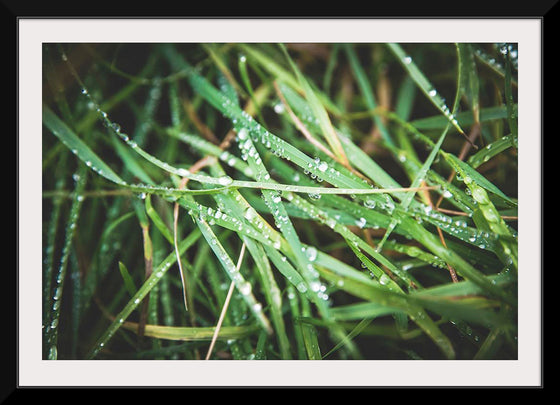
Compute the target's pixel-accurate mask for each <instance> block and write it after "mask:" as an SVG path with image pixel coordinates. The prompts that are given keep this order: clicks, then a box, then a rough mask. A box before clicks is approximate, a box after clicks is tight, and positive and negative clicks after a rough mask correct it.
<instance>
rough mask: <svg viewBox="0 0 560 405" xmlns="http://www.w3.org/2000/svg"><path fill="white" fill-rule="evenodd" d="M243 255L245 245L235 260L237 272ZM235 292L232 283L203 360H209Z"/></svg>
mask: <svg viewBox="0 0 560 405" xmlns="http://www.w3.org/2000/svg"><path fill="white" fill-rule="evenodd" d="M244 255H245V243H243V244H242V245H241V251H240V252H239V259H237V266H236V267H235V268H236V270H237V271H239V269H240V268H241V263H243V256H244ZM234 290H235V283H234V282H233V281H232V282H231V283H230V285H229V290H228V293H227V295H226V300H225V301H224V305H223V307H222V311H221V312H220V317H219V319H218V323H217V324H216V328H215V329H214V334H213V335H212V340H211V341H210V347H209V348H208V352H207V353H206V358H205V360H209V359H210V355H211V354H212V350H213V349H214V344H215V343H216V340H217V339H218V335H219V333H220V328H221V327H222V322H223V321H224V318H225V316H226V312H227V309H228V306H229V301H230V300H231V296H232V295H233V291H234Z"/></svg>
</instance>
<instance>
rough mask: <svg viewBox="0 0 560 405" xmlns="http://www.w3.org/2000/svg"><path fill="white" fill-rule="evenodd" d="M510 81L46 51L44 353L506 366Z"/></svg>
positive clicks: (477, 66) (298, 51) (354, 52)
mask: <svg viewBox="0 0 560 405" xmlns="http://www.w3.org/2000/svg"><path fill="white" fill-rule="evenodd" d="M516 67H517V49H516V45H515V44H362V43H360V44H259V43H254V44H243V43H223V44H221V43H216V44H45V45H44V46H43V72H44V78H43V79H44V87H45V91H44V92H43V94H44V98H43V128H44V136H43V219H44V224H43V229H44V233H43V241H44V243H43V252H44V253H43V258H44V271H43V304H44V305H43V335H44V346H43V356H44V358H45V359H134V358H138V359H168V360H176V359H179V360H194V359H203V358H205V356H208V358H210V359H235V360H243V359H264V360H280V359H285V360H288V359H300V360H305V359H311V360H320V359H326V360H337V359H356V360H363V359H367V360H372V359H389V360H391V359H394V360H397V359H398V360H402V359H517V265H518V262H517V256H518V254H517V251H518V243H517V170H518V169H517V104H516V103H517V100H516V97H517V77H516V76H517V72H516ZM245 248H246V253H245V254H244V256H245V257H243V253H244V252H245ZM240 252H241V253H240ZM239 259H243V260H239ZM236 263H238V264H237V265H236ZM222 317H223V318H222Z"/></svg>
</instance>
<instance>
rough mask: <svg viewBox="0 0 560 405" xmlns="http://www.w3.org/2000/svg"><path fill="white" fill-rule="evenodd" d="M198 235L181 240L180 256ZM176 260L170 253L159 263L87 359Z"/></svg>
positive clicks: (192, 234)
mask: <svg viewBox="0 0 560 405" xmlns="http://www.w3.org/2000/svg"><path fill="white" fill-rule="evenodd" d="M200 235H201V233H200V232H199V231H198V230H194V231H193V232H191V233H190V234H189V235H188V236H187V237H186V238H185V239H183V240H182V241H181V242H180V244H179V251H180V252H181V254H182V253H184V251H185V250H187V249H188V248H189V247H190V246H192V245H193V244H194V243H195V242H196V241H197V240H198V239H199V238H200ZM176 259H177V256H176V255H175V252H172V253H170V254H169V255H168V256H167V257H166V258H165V259H164V260H163V261H162V262H161V263H160V265H159V266H157V268H156V269H155V270H154V272H153V273H152V275H151V276H150V277H149V278H148V279H147V280H146V281H145V282H144V284H142V286H141V287H140V288H139V289H138V291H137V292H136V294H134V296H133V297H132V298H131V299H130V301H129V302H128V303H127V304H126V305H125V307H124V308H123V309H122V310H121V311H120V312H119V313H118V315H117V316H116V317H115V320H114V321H113V322H112V323H111V325H109V327H108V328H107V329H106V330H105V332H104V333H103V335H101V337H100V338H99V339H98V340H97V342H96V344H95V345H94V347H93V348H92V349H91V351H90V353H89V355H88V356H87V357H88V358H89V359H93V358H95V357H96V356H97V354H98V353H99V352H100V351H101V350H102V349H103V347H104V346H105V345H106V344H107V342H108V341H109V340H110V339H111V338H112V337H113V335H114V334H115V332H116V331H117V330H118V329H119V328H120V327H121V326H122V324H123V323H124V321H125V319H126V318H127V317H128V316H129V315H130V314H131V313H132V311H134V310H135V309H136V308H137V307H138V305H139V304H140V302H141V301H142V300H143V299H144V297H145V296H146V295H147V294H148V293H149V292H150V290H151V289H152V288H154V286H155V285H156V284H157V283H158V282H159V281H160V280H161V278H162V277H163V275H164V274H165V273H166V272H167V271H168V270H169V268H170V267H171V266H172V264H173V263H175V261H176Z"/></svg>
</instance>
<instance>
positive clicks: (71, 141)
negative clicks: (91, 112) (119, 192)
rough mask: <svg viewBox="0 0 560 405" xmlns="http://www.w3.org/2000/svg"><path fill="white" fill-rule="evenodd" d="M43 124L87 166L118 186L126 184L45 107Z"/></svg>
mask: <svg viewBox="0 0 560 405" xmlns="http://www.w3.org/2000/svg"><path fill="white" fill-rule="evenodd" d="M43 124H44V125H45V126H46V127H47V128H48V129H49V130H50V131H51V132H52V133H53V134H54V135H55V136H56V137H57V138H58V139H60V140H61V141H62V143H64V144H65V145H66V146H67V147H68V149H70V150H71V151H72V153H74V154H75V155H76V156H78V157H79V158H80V159H81V160H82V161H83V162H84V163H85V164H86V166H88V167H90V168H91V169H92V170H94V171H96V172H97V173H98V174H99V175H101V176H103V177H105V178H107V179H109V180H110V181H112V182H114V183H117V184H121V185H122V184H125V182H124V180H122V179H121V178H120V177H119V176H118V175H117V174H116V173H115V172H114V171H113V170H112V169H111V168H110V167H109V166H107V165H106V164H105V162H103V161H102V160H101V159H100V158H99V157H98V156H97V155H96V154H95V153H94V152H93V151H92V150H91V149H90V148H89V146H87V145H86V144H85V143H84V142H83V141H82V140H81V139H80V138H78V137H77V136H76V134H74V132H73V131H72V130H71V129H70V128H69V127H68V126H67V125H66V124H65V123H64V122H62V121H61V120H60V118H58V117H57V116H56V115H55V114H54V113H53V112H52V110H51V109H50V108H49V107H47V106H46V105H43Z"/></svg>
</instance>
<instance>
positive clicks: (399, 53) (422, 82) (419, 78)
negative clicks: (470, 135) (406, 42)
mask: <svg viewBox="0 0 560 405" xmlns="http://www.w3.org/2000/svg"><path fill="white" fill-rule="evenodd" d="M387 46H388V47H389V49H390V50H391V51H392V52H393V53H394V54H395V56H396V57H397V59H398V61H399V62H400V63H401V65H402V66H403V67H404V68H405V70H406V71H407V72H408V74H409V75H410V77H412V79H413V80H414V82H415V83H416V84H417V85H418V87H419V88H420V89H421V90H422V92H423V93H424V94H425V95H426V97H428V99H429V100H430V101H431V102H432V104H433V105H435V106H436V107H437V109H438V110H440V111H441V113H442V114H443V115H444V116H445V118H446V119H447V120H448V121H449V123H451V125H453V126H454V127H455V128H456V129H457V131H459V133H461V134H464V133H465V132H464V131H463V129H462V128H461V126H460V125H459V123H458V122H457V119H456V117H455V115H454V114H453V113H452V112H451V110H450V109H449V107H447V105H446V104H445V101H444V99H443V98H442V97H441V95H440V94H439V93H438V91H437V90H436V89H435V88H434V86H433V85H432V84H431V83H430V81H429V80H428V78H426V76H425V75H424V73H422V71H421V70H420V69H419V68H418V66H416V64H415V63H414V61H413V60H412V58H411V57H410V56H408V55H407V54H406V52H405V51H404V49H402V47H401V46H400V45H399V44H395V43H389V44H387Z"/></svg>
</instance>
